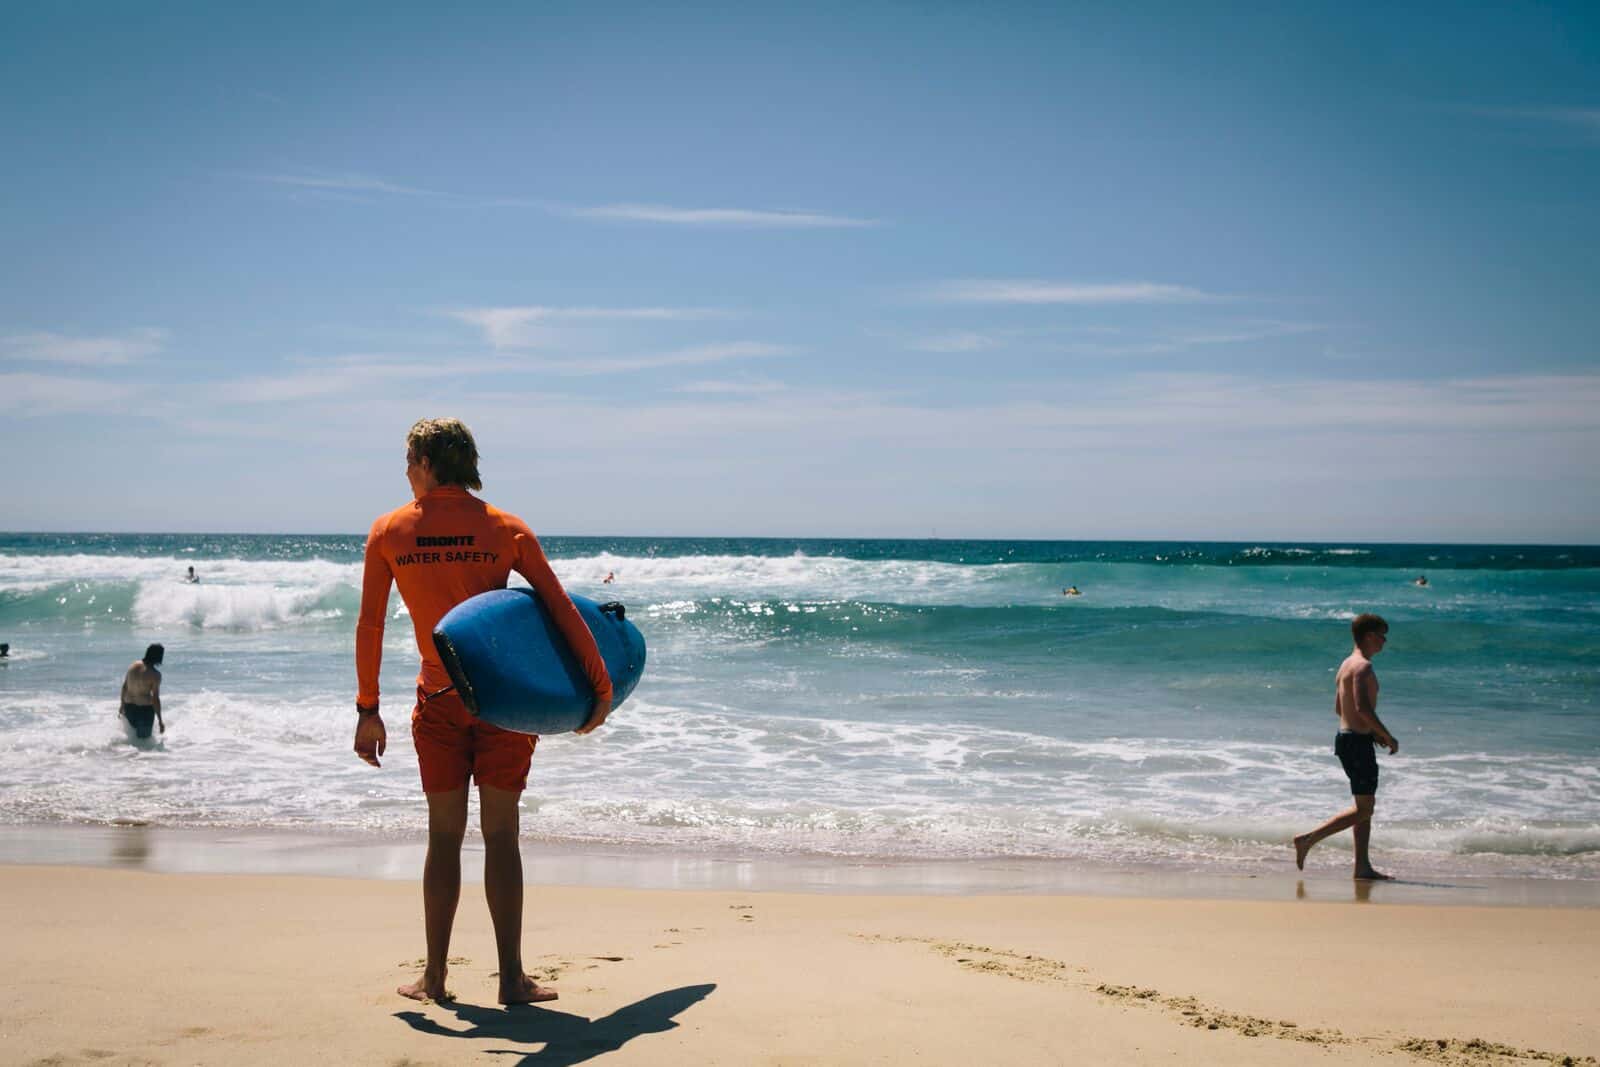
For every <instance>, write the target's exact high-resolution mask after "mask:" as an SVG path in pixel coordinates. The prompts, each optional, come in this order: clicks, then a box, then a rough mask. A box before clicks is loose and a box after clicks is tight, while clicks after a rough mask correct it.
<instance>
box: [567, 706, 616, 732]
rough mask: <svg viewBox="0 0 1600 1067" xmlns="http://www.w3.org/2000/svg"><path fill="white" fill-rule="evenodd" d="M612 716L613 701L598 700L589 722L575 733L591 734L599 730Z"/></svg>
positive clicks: (590, 714)
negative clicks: (608, 717) (608, 716)
mask: <svg viewBox="0 0 1600 1067" xmlns="http://www.w3.org/2000/svg"><path fill="white" fill-rule="evenodd" d="M610 714H611V701H609V700H596V701H595V702H594V711H592V712H590V713H589V721H588V722H586V723H584V724H583V725H582V726H580V727H578V728H577V729H576V730H575V731H573V732H574V733H579V734H586V733H590V732H591V731H593V730H595V729H597V728H598V727H599V726H600V724H601V723H603V722H605V721H606V716H607V715H610Z"/></svg>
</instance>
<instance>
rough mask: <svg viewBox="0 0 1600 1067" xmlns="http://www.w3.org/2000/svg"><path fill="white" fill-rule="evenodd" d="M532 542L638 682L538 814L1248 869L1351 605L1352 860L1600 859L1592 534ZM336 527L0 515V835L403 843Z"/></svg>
mask: <svg viewBox="0 0 1600 1067" xmlns="http://www.w3.org/2000/svg"><path fill="white" fill-rule="evenodd" d="M544 544H545V549H546V552H547V553H548V554H549V555H550V557H551V559H552V561H553V562H554V564H555V567H556V570H557V572H558V573H559V574H560V575H561V577H562V579H563V581H565V582H566V583H567V584H568V586H569V587H570V588H571V589H572V590H573V591H575V592H582V593H587V594H590V595H594V596H602V597H604V598H605V599H620V600H623V601H625V602H626V603H627V604H628V606H629V609H630V614H629V617H630V618H631V619H634V620H635V621H637V622H638V624H639V626H640V627H641V629H642V630H643V631H644V633H645V635H646V638H647V640H648V641H649V642H650V655H651V659H650V664H651V666H650V670H649V671H648V672H647V674H646V676H645V679H644V681H643V682H641V684H640V686H639V689H638V690H637V692H636V694H635V696H634V697H633V698H632V699H630V700H629V702H628V703H627V704H626V705H625V706H624V707H623V708H622V709H621V710H620V711H619V712H618V713H617V714H616V716H615V717H614V718H613V720H612V723H611V724H608V727H607V729H606V730H605V731H603V732H602V733H601V734H597V735H595V736H593V737H590V738H583V739H579V738H572V737H561V738H547V739H544V741H542V742H541V745H540V749H539V754H538V755H537V756H536V758H535V765H534V773H533V775H532V779H531V781H530V787H529V791H528V794H527V797H526V806H527V808H528V811H529V816H528V820H527V821H528V825H529V826H530V827H531V828H532V829H533V830H534V831H535V832H537V833H542V834H545V835H547V836H550V837H556V838H565V839H572V840H578V841H605V842H623V843H635V842H637V843H661V844H669V845H672V846H674V847H678V848H686V849H718V850H726V849H738V850H754V851H763V852H776V853H823V854H841V855H855V856H918V857H959V856H978V855H983V856H1044V857H1062V858H1082V859H1087V860H1096V861H1108V862H1157V863H1165V864H1171V865H1176V866H1186V867H1195V868H1208V867H1219V866H1232V867H1237V866H1239V865H1241V864H1242V865H1246V866H1251V865H1260V866H1262V867H1263V869H1266V868H1267V867H1268V865H1281V864H1282V862H1283V854H1284V849H1285V846H1284V844H1283V842H1285V841H1286V840H1287V838H1288V836H1289V835H1290V834H1291V833H1292V832H1294V831H1295V830H1296V829H1303V828H1306V827H1307V826H1309V825H1311V824H1312V823H1314V822H1316V821H1319V820H1320V819H1321V818H1323V817H1325V816H1326V815H1328V814H1332V813H1333V812H1334V811H1336V810H1338V808H1339V807H1340V806H1342V805H1343V804H1344V803H1345V802H1346V800H1347V796H1348V793H1347V789H1346V787H1345V783H1344V779H1343V777H1342V775H1341V773H1340V771H1339V768H1338V765H1337V763H1336V761H1334V759H1333V757H1332V755H1331V746H1332V735H1333V732H1334V728H1335V720H1334V718H1333V715H1332V712H1331V705H1332V687H1331V682H1332V671H1333V668H1334V667H1335V666H1336V665H1337V664H1338V662H1339V660H1340V659H1341V658H1342V657H1343V656H1344V655H1345V654H1346V652H1347V651H1348V646H1349V630H1348V620H1349V618H1350V617H1351V616H1352V615H1353V614H1354V613H1356V612H1357V611H1377V612H1380V613H1382V614H1383V615H1384V616H1385V617H1386V618H1387V619H1388V620H1389V622H1390V625H1391V632H1390V642H1389V647H1388V650H1387V651H1386V652H1385V653H1384V654H1383V655H1382V656H1381V657H1379V659H1378V661H1377V669H1378V673H1379V676H1380V678H1381V680H1382V685H1383V695H1382V704H1381V706H1380V712H1381V714H1382V715H1383V716H1384V718H1385V721H1386V722H1387V723H1388V724H1389V726H1390V727H1391V729H1393V730H1394V732H1395V733H1396V735H1397V736H1398V737H1399V739H1400V741H1401V744H1402V750H1401V753H1400V755H1399V756H1397V757H1393V758H1389V757H1387V756H1385V757H1384V759H1383V761H1382V765H1383V783H1382V786H1381V788H1380V792H1379V825H1378V830H1377V832H1376V836H1375V839H1374V840H1375V849H1376V850H1377V853H1378V855H1379V856H1380V857H1382V858H1383V859H1384V860H1386V861H1388V862H1390V863H1391V865H1395V864H1398V865H1401V866H1403V867H1404V868H1406V869H1408V870H1413V871H1416V870H1422V871H1432V872H1455V873H1474V874H1483V875H1490V876H1493V875H1502V874H1504V875H1531V876H1535V877H1561V878H1600V717H1597V708H1600V549H1597V548H1594V547H1571V548H1561V547H1519V546H1510V547H1507V546H1481V545H1475V546H1446V545H1354V544H1348V545H1280V544H1203V543H1171V544H1163V543H1153V542H1055V543H1050V542H970V541H847V540H841V541H780V540H742V539H664V538H663V539H653V538H546V539H545V540H544ZM361 548H362V542H361V538H360V537H349V536H334V537H310V536H301V537H295V536H248V537H242V536H203V535H201V536H195V535H183V536H179V535H100V534H96V535H51V534H29V535H0V641H9V642H10V643H11V645H12V649H13V650H12V656H11V659H10V661H9V662H6V663H5V665H4V666H3V667H0V725H3V726H4V727H5V729H4V730H3V731H0V821H4V822H10V823H36V822H62V821H64V822H100V821H106V820H109V819H113V818H135V819H142V820H148V821H152V822H156V823H158V824H169V825H175V826H230V827H275V828H295V829H313V830H315V829H326V830H347V829H362V830H370V831H379V832H382V833H391V834H394V835H397V836H404V835H412V834H416V833H418V832H420V830H421V829H422V827H423V817H422V810H421V805H420V798H419V792H418V784H417V778H416V768H415V757H414V754H413V753H412V752H411V750H410V745H409V738H408V735H407V731H406V730H405V728H404V725H405V714H406V711H407V710H408V698H409V693H410V689H411V679H412V677H413V676H414V674H415V663H416V653H415V649H414V647H413V646H412V645H411V641H410V636H409V626H408V624H407V622H406V620H405V619H404V618H403V616H401V615H399V614H398V613H399V612H400V610H401V606H400V604H399V601H398V598H396V599H395V600H394V601H393V602H392V603H391V622H390V628H389V633H388V635H387V639H386V646H385V647H386V653H385V662H384V671H383V688H384V692H385V694H386V697H387V704H386V713H387V718H388V721H389V725H390V730H391V747H390V749H389V758H388V759H387V760H386V761H385V766H384V768H383V769H382V770H381V771H374V770H372V769H371V768H368V767H365V766H364V765H362V764H360V763H359V762H358V761H356V759H355V757H354V756H353V755H352V754H351V753H350V750H349V749H350V729H351V725H352V724H351V718H352V713H351V710H350V704H351V701H352V699H353V696H354V678H353V670H352V666H351V661H352V656H353V627H354V617H355V612H356V607H357V601H358V597H359V589H358V583H359V580H360V557H361ZM190 565H193V566H194V567H195V568H196V570H197V571H198V572H199V574H200V577H201V582H200V583H199V584H198V585H189V584H186V583H185V582H183V581H182V576H183V573H184V570H185V569H186V568H187V567H188V566H190ZM612 571H614V572H615V573H616V576H617V580H616V583H615V584H614V585H610V586H604V585H602V584H601V579H602V578H603V577H604V576H605V575H606V574H607V573H608V572H612ZM1424 573H1425V574H1426V575H1427V576H1428V579H1429V583H1430V584H1429V585H1428V586H1427V587H1426V588H1419V587H1417V586H1415V585H1413V584H1412V581H1413V579H1415V578H1416V577H1417V575H1419V574H1424ZM1069 584H1072V585H1076V586H1078V587H1079V588H1080V589H1081V590H1082V591H1083V595H1082V596H1081V597H1072V598H1068V597H1063V596H1062V595H1061V590H1062V589H1063V588H1064V587H1066V586H1067V585H1069ZM157 640H159V641H162V642H164V643H165V644H166V646H167V662H166V678H167V681H166V683H165V703H166V707H167V709H168V714H167V719H168V723H169V732H168V734H167V735H166V738H165V740H164V741H163V743H162V744H160V745H158V746H153V747H146V748H140V747H136V746H135V745H133V744H131V743H129V742H128V741H127V740H126V738H125V737H124V736H123V734H122V732H121V728H120V726H119V725H118V722H117V720H116V718H115V699H116V692H117V685H118V682H119V680H120V677H121V672H122V670H123V669H124V668H125V667H126V666H127V664H128V662H129V661H131V660H132V659H133V658H134V657H136V656H137V655H138V654H139V653H140V652H141V651H142V650H143V648H144V646H145V644H146V643H148V642H150V641H157ZM1347 862H1348V853H1343V854H1341V853H1340V852H1339V851H1338V849H1337V848H1333V847H1330V848H1329V849H1328V850H1327V851H1326V852H1320V853H1318V854H1314V856H1313V863H1314V864H1320V865H1324V866H1329V867H1334V866H1338V865H1340V864H1344V863H1347Z"/></svg>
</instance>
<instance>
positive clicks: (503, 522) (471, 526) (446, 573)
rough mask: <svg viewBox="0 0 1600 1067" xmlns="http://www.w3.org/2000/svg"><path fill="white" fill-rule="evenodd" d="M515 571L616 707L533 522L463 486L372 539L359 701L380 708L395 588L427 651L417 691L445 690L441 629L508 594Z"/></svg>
mask: <svg viewBox="0 0 1600 1067" xmlns="http://www.w3.org/2000/svg"><path fill="white" fill-rule="evenodd" d="M513 570H515V571H516V572H517V573H518V574H520V575H522V576H523V577H524V578H526V579H528V583H529V584H530V585H532V586H533V589H534V592H536V593H538V594H539V600H540V602H541V603H543V604H544V606H545V607H546V608H548V609H549V611H550V614H551V616H552V617H554V619H555V622H556V626H557V627H558V628H559V629H560V630H561V635H562V636H563V637H564V638H566V641H567V645H568V646H569V647H570V648H571V649H572V651H573V654H574V655H576V656H577V657H578V662H579V663H581V664H582V665H583V671H584V673H585V674H586V675H588V677H589V684H590V685H592V686H593V687H594V693H595V698H596V699H597V700H605V701H607V702H608V703H609V702H610V700H611V676H610V675H609V674H607V673H606V664H605V661H604V660H603V659H601V658H600V649H599V648H598V647H596V645H595V643H594V635H593V634H591V633H590V632H589V627H588V626H587V625H585V624H584V621H583V617H582V616H581V615H579V614H578V609H577V608H576V607H574V606H573V604H572V600H571V598H569V597H568V596H567V592H566V590H565V589H563V588H561V581H560V579H558V578H557V577H556V575H555V571H553V570H551V569H550V561H549V560H547V559H545V557H544V550H543V549H541V548H540V547H539V541H538V539H537V538H535V537H534V536H533V531H532V530H530V529H528V525H527V523H525V522H523V521H522V520H521V519H519V518H517V517H516V516H515V515H511V514H508V513H507V512H504V511H501V510H500V509H499V508H496V507H492V506H490V505H489V504H486V503H484V502H483V501H481V500H479V499H478V498H477V497H475V496H473V495H472V494H470V493H468V492H467V491H466V490H465V489H463V488H461V487H460V486H454V485H449V486H440V487H439V488H437V489H434V490H433V491H431V492H429V493H428V494H427V495H426V496H424V497H423V498H422V499H421V500H415V501H412V502H411V503H409V504H406V505H405V506H404V507H399V508H395V509H394V510H393V511H391V512H389V513H388V514H387V515H383V516H380V517H379V518H378V520H377V521H376V522H374V523H373V524H372V531H371V532H370V533H369V534H368V535H367V553H366V567H365V570H364V571H363V574H362V578H361V616H360V618H359V620H358V621H357V623H356V690H357V695H356V701H357V703H360V704H363V705H369V706H370V705H374V704H377V703H378V668H379V666H380V665H381V663H382V661H383V624H384V616H385V614H386V613H387V612H388V609H389V586H390V583H391V582H393V583H394V584H397V585H399V587H400V598H401V599H402V600H404V601H405V604H406V610H407V611H409V612H410V613H411V625H412V626H413V627H414V628H415V630H416V634H417V650H418V651H419V652H421V653H422V671H421V673H420V674H418V675H417V684H418V685H419V686H421V687H422V688H423V689H424V690H425V691H427V692H430V693H431V692H433V691H435V690H439V689H443V688H445V687H446V686H448V685H449V684H450V676H449V674H448V673H446V671H445V669H444V664H442V663H441V662H440V661H439V653H438V651H437V650H435V649H434V647H433V630H434V627H436V626H437V625H438V624H439V620H440V619H442V618H444V615H445V613H446V612H447V611H449V610H450V609H451V608H453V607H455V606H456V605H457V604H459V603H461V602H462V601H463V600H466V599H467V598H468V597H471V596H476V595H477V594H479V593H484V592H487V591H489V590H491V589H504V588H505V586H506V580H507V579H508V578H509V577H510V576H511V572H512V571H513Z"/></svg>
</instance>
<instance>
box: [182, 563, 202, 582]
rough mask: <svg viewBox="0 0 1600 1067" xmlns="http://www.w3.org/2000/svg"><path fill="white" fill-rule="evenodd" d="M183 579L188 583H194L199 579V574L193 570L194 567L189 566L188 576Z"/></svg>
mask: <svg viewBox="0 0 1600 1067" xmlns="http://www.w3.org/2000/svg"><path fill="white" fill-rule="evenodd" d="M184 581H186V582H188V583H189V584H190V585H194V584H195V583H197V582H199V581H200V576H199V575H198V574H196V573H195V572H194V568H193V567H190V568H189V576H188V577H187V578H185V579H184Z"/></svg>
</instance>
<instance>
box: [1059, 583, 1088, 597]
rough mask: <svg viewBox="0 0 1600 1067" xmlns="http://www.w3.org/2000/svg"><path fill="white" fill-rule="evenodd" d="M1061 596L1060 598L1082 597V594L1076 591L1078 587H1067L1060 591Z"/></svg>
mask: <svg viewBox="0 0 1600 1067" xmlns="http://www.w3.org/2000/svg"><path fill="white" fill-rule="evenodd" d="M1061 595H1062V596H1082V595H1083V594H1082V593H1081V592H1079V591H1078V587H1077V586H1075V585H1069V586H1067V587H1066V588H1065V589H1063V590H1061Z"/></svg>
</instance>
